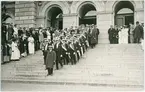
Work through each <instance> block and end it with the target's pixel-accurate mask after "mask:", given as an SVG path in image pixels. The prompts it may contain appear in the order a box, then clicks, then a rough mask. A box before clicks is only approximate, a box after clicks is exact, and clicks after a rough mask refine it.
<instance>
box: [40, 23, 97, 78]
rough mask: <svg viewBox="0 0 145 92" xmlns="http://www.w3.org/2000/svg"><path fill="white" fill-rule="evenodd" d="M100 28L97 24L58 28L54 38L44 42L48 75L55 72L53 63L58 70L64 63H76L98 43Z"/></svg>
mask: <svg viewBox="0 0 145 92" xmlns="http://www.w3.org/2000/svg"><path fill="white" fill-rule="evenodd" d="M98 35H99V29H98V28H97V27H96V26H95V25H87V26H86V27H85V26H80V27H79V28H78V27H75V28H73V27H71V28H70V29H64V30H63V31H58V30H56V31H55V32H54V36H53V38H52V39H50V40H49V39H46V40H45V42H44V44H43V49H42V50H43V55H44V64H45V65H46V69H47V70H48V75H52V74H53V67H54V66H53V65H54V64H55V65H56V69H57V70H58V69H59V68H60V67H59V66H61V68H62V67H63V65H68V64H71V65H75V64H76V63H77V62H79V59H81V57H82V56H83V54H84V53H85V52H86V51H87V49H88V48H89V46H90V47H91V48H94V47H95V45H96V44H97V43H98Z"/></svg>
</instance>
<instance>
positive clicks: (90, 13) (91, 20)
mask: <svg viewBox="0 0 145 92" xmlns="http://www.w3.org/2000/svg"><path fill="white" fill-rule="evenodd" d="M81 24H95V25H96V8H95V6H94V5H92V4H90V3H86V4H84V5H83V6H82V7H81V8H80V9H79V25H81Z"/></svg>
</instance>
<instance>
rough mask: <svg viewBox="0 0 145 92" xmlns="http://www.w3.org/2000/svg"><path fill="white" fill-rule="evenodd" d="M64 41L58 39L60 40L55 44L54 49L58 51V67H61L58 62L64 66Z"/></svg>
mask: <svg viewBox="0 0 145 92" xmlns="http://www.w3.org/2000/svg"><path fill="white" fill-rule="evenodd" d="M61 45H62V42H61V40H60V39H58V41H57V42H56V43H55V45H54V51H55V52H56V69H57V70H58V69H59V66H58V64H60V65H61V67H63V64H62V57H63V56H62V52H63V48H62V46H61Z"/></svg>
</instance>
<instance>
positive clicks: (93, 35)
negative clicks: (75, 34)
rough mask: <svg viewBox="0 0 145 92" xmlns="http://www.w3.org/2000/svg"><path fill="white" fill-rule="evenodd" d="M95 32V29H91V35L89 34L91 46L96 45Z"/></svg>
mask: <svg viewBox="0 0 145 92" xmlns="http://www.w3.org/2000/svg"><path fill="white" fill-rule="evenodd" d="M96 37H97V30H96V29H92V33H91V44H96V43H97V38H96Z"/></svg>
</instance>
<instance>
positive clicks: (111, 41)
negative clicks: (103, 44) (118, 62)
mask: <svg viewBox="0 0 145 92" xmlns="http://www.w3.org/2000/svg"><path fill="white" fill-rule="evenodd" d="M113 32H114V28H113V26H112V25H111V26H110V28H109V30H108V34H109V41H110V44H112V43H113Z"/></svg>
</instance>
